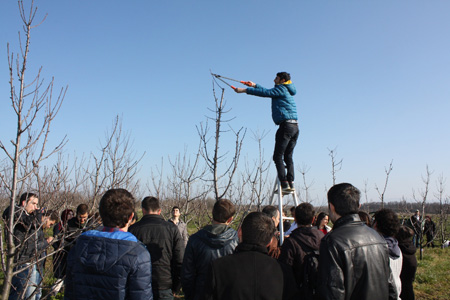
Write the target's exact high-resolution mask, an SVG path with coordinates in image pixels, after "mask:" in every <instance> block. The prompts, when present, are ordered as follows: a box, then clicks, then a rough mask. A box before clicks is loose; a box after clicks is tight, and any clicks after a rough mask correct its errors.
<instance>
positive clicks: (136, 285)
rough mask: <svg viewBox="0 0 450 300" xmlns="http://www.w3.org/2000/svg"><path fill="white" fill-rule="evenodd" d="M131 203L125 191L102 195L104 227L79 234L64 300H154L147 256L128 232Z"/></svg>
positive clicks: (70, 263) (131, 210)
mask: <svg viewBox="0 0 450 300" xmlns="http://www.w3.org/2000/svg"><path fill="white" fill-rule="evenodd" d="M134 202H135V200H134V197H133V196H132V195H131V194H130V193H129V192H128V191H127V190H124V189H112V190H109V191H107V192H106V193H105V194H104V195H103V197H102V199H101V200H100V208H99V211H100V216H101V218H102V221H103V226H101V227H99V228H97V229H96V230H90V231H86V232H85V233H83V234H81V236H80V237H79V238H78V239H77V242H76V244H75V246H74V247H73V248H72V250H70V253H69V256H68V259H67V274H66V281H65V293H64V299H117V300H119V299H121V300H123V299H130V300H131V299H136V300H138V299H139V300H140V299H142V300H144V299H145V300H152V299H153V292H152V281H151V280H152V276H151V261H150V254H149V252H148V251H147V249H146V248H145V246H144V244H142V243H141V242H139V241H138V239H137V238H136V237H135V236H134V235H133V234H131V233H129V232H128V227H129V226H130V224H131V220H132V219H133V215H134Z"/></svg>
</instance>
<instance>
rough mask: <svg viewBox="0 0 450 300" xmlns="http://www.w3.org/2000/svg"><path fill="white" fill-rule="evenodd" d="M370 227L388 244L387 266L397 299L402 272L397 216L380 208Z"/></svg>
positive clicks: (400, 286)
mask: <svg viewBox="0 0 450 300" xmlns="http://www.w3.org/2000/svg"><path fill="white" fill-rule="evenodd" d="M372 227H373V229H375V230H376V231H378V232H379V233H380V234H381V235H382V236H383V238H384V239H385V240H386V243H387V245H388V248H389V267H390V269H391V272H392V277H393V279H394V283H395V287H396V289H397V295H398V297H397V299H400V294H401V292H402V282H401V280H400V273H401V272H402V264H403V255H402V252H401V250H400V247H399V246H398V241H397V239H396V238H395V236H396V235H397V233H398V230H399V229H400V222H399V220H398V216H397V214H396V213H395V212H394V211H393V210H391V209H387V208H383V209H380V210H379V211H377V212H376V213H375V214H374V215H373V223H372Z"/></svg>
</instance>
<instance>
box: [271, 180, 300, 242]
mask: <svg viewBox="0 0 450 300" xmlns="http://www.w3.org/2000/svg"><path fill="white" fill-rule="evenodd" d="M290 195H292V197H293V198H294V203H295V206H298V198H297V193H296V191H295V189H291V190H290V191H287V192H283V191H282V188H281V182H280V180H279V179H278V177H277V179H276V180H275V184H274V186H273V192H272V198H271V202H270V203H274V198H275V197H277V198H278V211H279V212H280V224H279V226H278V227H279V228H280V244H283V241H284V229H283V221H284V220H294V218H293V217H285V216H283V197H285V196H290Z"/></svg>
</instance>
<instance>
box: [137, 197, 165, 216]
mask: <svg viewBox="0 0 450 300" xmlns="http://www.w3.org/2000/svg"><path fill="white" fill-rule="evenodd" d="M141 207H142V209H144V210H145V211H146V212H147V213H150V212H157V211H159V210H160V209H161V206H160V205H159V199H158V198H156V197H145V198H144V199H143V200H142V203H141Z"/></svg>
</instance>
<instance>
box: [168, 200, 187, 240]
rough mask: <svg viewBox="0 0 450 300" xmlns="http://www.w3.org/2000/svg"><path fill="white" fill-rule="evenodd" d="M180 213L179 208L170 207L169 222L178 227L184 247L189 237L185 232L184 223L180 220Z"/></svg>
mask: <svg viewBox="0 0 450 300" xmlns="http://www.w3.org/2000/svg"><path fill="white" fill-rule="evenodd" d="M180 217H181V212H180V208H179V207H178V206H174V207H172V218H170V219H169V222H171V223H173V224H175V225H176V226H177V227H178V230H179V231H180V234H181V238H182V239H183V242H184V246H186V244H187V242H188V239H189V235H188V232H187V226H186V223H184V222H183V220H181V218H180Z"/></svg>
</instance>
